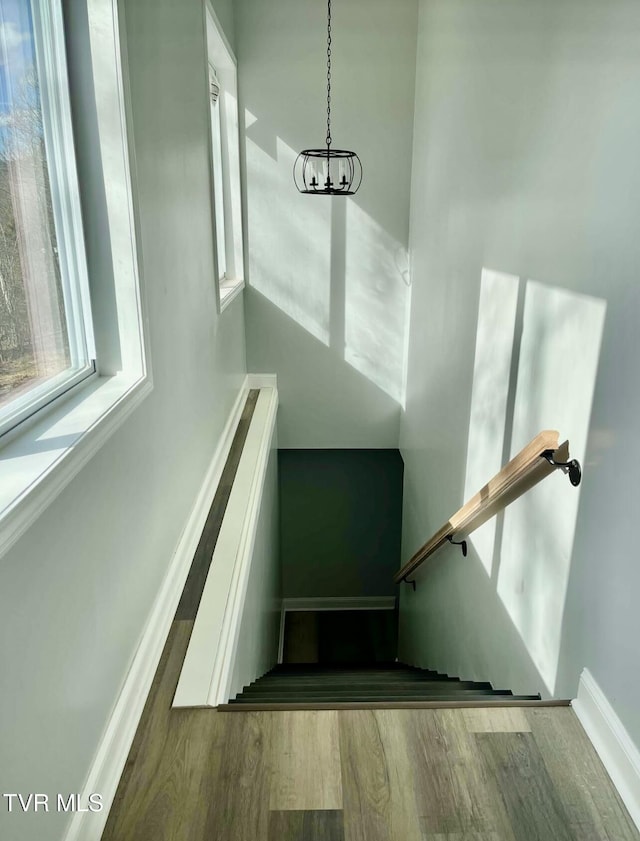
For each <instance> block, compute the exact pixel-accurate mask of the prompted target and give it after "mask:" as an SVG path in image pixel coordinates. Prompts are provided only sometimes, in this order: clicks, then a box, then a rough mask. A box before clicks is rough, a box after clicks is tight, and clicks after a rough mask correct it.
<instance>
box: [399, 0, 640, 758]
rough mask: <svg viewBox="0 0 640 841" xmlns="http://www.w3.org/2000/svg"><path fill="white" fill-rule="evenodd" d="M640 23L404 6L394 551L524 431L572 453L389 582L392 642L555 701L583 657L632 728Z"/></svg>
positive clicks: (610, 6)
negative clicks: (404, 314)
mask: <svg viewBox="0 0 640 841" xmlns="http://www.w3.org/2000/svg"><path fill="white" fill-rule="evenodd" d="M639 26H640V7H639V6H638V4H637V3H632V2H626V1H625V0H612V2H610V3H606V4H602V3H598V2H580V3H577V2H573V0H553V2H551V0H549V1H548V2H547V0H544V2H538V3H535V4H531V3H529V4H522V3H519V2H515V0H483V2H477V0H458V2H455V3H451V2H450V0H421V3H420V22H419V34H418V71H417V80H416V115H415V136H414V158H413V183H412V235H411V257H412V265H413V269H414V277H413V301H412V313H411V333H410V351H409V375H408V392H407V410H406V415H405V416H404V418H403V421H402V428H401V448H402V453H403V456H404V459H405V494H404V498H405V509H404V540H403V556H404V557H405V558H406V557H408V556H409V555H410V554H411V553H412V552H413V551H414V550H415V549H416V548H417V547H418V546H419V545H420V544H421V543H422V542H423V541H424V540H425V539H426V538H427V537H428V536H429V535H430V534H431V533H432V532H433V531H435V530H436V529H437V528H438V527H439V526H440V525H441V524H442V523H443V522H444V521H445V520H446V519H447V517H448V516H449V515H450V514H451V513H453V512H454V511H455V510H456V509H457V508H458V507H459V506H460V504H461V503H462V502H463V501H464V498H465V496H468V495H469V493H470V492H472V490H477V489H478V488H477V486H478V485H480V484H482V482H483V481H484V480H486V479H488V478H489V477H490V476H491V475H492V473H493V472H494V469H493V466H494V465H495V463H496V462H497V463H498V464H499V463H504V462H505V461H506V460H507V459H508V457H509V456H510V455H512V454H513V453H514V452H516V451H517V450H518V449H520V448H521V447H522V446H523V445H524V444H525V443H526V442H527V440H529V439H530V438H531V437H533V435H534V434H535V432H537V431H538V430H539V429H543V428H556V429H559V431H560V433H561V435H562V437H563V438H565V437H566V438H568V439H569V440H570V442H571V447H572V452H573V454H574V455H575V456H577V457H578V458H579V459H580V460H581V461H582V464H583V467H584V480H583V485H582V487H581V488H580V489H579V490H578V491H576V490H574V489H573V488H571V486H570V485H569V483H568V480H567V479H566V478H565V477H563V476H561V475H560V474H556V475H554V476H553V477H551V478H549V479H546V480H545V481H544V482H543V483H542V484H541V485H540V486H538V488H536V490H535V491H534V492H532V493H530V494H528V495H527V496H526V497H525V498H523V499H521V500H520V501H518V502H517V503H516V504H515V505H514V506H512V508H510V509H509V510H508V511H507V513H506V515H505V517H504V520H503V521H499V522H498V523H497V526H491V527H489V529H487V527H483V530H482V531H481V532H478V533H476V534H475V535H474V536H472V540H471V545H470V553H469V557H468V559H467V560H466V561H465V560H464V559H462V557H461V556H460V554H459V551H458V550H455V549H453V548H448V547H447V549H443V550H442V551H441V552H440V553H439V554H438V555H437V556H436V557H434V559H433V561H431V562H429V563H428V565H426V566H425V568H424V571H423V572H422V573H420V574H419V577H418V589H417V592H416V594H415V595H414V594H412V593H411V592H410V591H409V588H406V587H404V588H403V593H402V607H401V654H402V655H404V656H405V657H407V658H408V659H409V660H411V661H412V662H416V663H421V664H425V665H426V664H428V665H431V666H434V667H438V668H440V669H444V670H445V671H449V672H451V673H455V674H461V675H462V676H463V677H483V678H485V679H490V680H492V681H494V683H496V684H500V685H502V686H507V687H508V688H511V689H514V690H520V691H523V690H534V691H541V692H542V693H543V694H544V695H549V694H553V695H556V696H558V697H571V696H575V693H576V690H577V685H578V676H579V673H580V670H581V669H582V668H583V667H584V666H587V667H588V668H589V669H590V670H591V672H592V673H593V674H594V676H595V677H596V679H597V681H598V683H599V684H600V686H601V687H602V688H603V690H604V691H605V693H606V694H607V696H608V698H609V699H610V701H611V703H612V705H613V707H614V708H615V710H616V712H617V713H618V715H619V716H620V718H621V719H622V720H623V722H624V724H625V725H626V727H627V729H628V730H629V732H630V733H631V734H632V735H633V737H634V738H635V739H636V740H637V741H640V705H638V701H637V699H638V694H639V693H640V679H639V678H638V674H639V673H638V668H637V665H638V659H637V640H638V639H639V638H640V619H639V618H638V617H639V614H638V611H637V609H636V607H635V600H636V597H637V592H638V588H639V586H640V568H639V567H638V564H637V562H636V558H635V553H634V549H633V546H634V544H633V535H632V533H631V528H630V526H631V524H632V523H633V521H634V517H635V512H636V511H637V508H638V503H639V501H640V500H639V495H638V482H637V476H636V471H635V465H637V464H638V463H639V460H640V442H639V440H638V437H637V435H636V430H637V425H638V413H639V410H640V389H639V388H638V386H639V375H638V365H637V357H638V340H637V324H638V320H639V317H640V292H639V288H640V287H639V284H638V281H639V280H640V277H639V275H640V240H639V239H638V236H637V216H638V195H640V158H639V157H638V154H637V148H638V137H640V107H639V106H638V98H637V90H638V86H639V84H640V53H638V51H637V48H636V39H635V33H637V31H638V27H639ZM483 270H484V271H483ZM492 272H493V273H496V272H497V273H498V274H497V275H496V274H492ZM468 447H470V449H468ZM484 471H486V475H484V477H482V473H483V472H484ZM465 480H466V485H467V487H465ZM474 485H475V486H474ZM472 486H474V487H472ZM427 566H428V568H427Z"/></svg>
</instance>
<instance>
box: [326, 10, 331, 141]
mask: <svg viewBox="0 0 640 841" xmlns="http://www.w3.org/2000/svg"><path fill="white" fill-rule="evenodd" d="M330 146H331V0H327V149H329V147H330Z"/></svg>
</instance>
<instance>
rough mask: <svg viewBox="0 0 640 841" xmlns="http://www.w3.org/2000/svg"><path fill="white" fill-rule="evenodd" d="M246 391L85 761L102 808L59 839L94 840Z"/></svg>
mask: <svg viewBox="0 0 640 841" xmlns="http://www.w3.org/2000/svg"><path fill="white" fill-rule="evenodd" d="M248 391H249V383H248V378H247V379H246V380H245V382H244V383H243V385H242V388H241V389H240V391H239V393H238V397H237V398H236V401H235V403H234V406H233V408H232V410H231V412H230V413H229V417H228V419H227V423H226V424H225V428H224V430H223V432H222V435H221V437H220V441H219V443H218V447H217V449H216V452H215V454H214V456H213V458H212V460H211V463H210V464H209V467H208V469H207V473H206V475H205V478H204V481H203V483H202V486H201V488H200V491H199V492H198V496H197V498H196V500H195V502H194V505H193V509H192V511H191V515H190V516H189V520H188V521H187V524H186V526H185V529H184V531H183V532H182V535H181V537H180V540H179V542H178V545H177V547H176V549H175V552H174V554H173V557H172V559H171V562H170V564H169V569H168V571H167V574H166V576H165V578H164V581H163V582H162V586H161V587H160V591H159V593H158V596H157V597H156V600H155V602H154V605H153V608H152V610H151V614H150V616H149V619H148V620H147V623H146V625H145V628H144V630H143V632H142V636H141V637H140V641H139V643H138V647H137V649H136V652H135V654H134V656H133V660H132V662H131V665H130V667H129V671H128V673H127V676H126V678H125V681H124V684H123V686H122V689H121V690H120V695H119V696H118V699H117V701H116V704H115V706H114V708H113V711H112V713H111V716H110V718H109V721H108V723H107V726H106V729H105V731H104V734H103V737H102V740H101V742H100V744H99V746H98V750H97V753H96V755H95V757H94V760H93V763H92V765H91V769H90V771H89V775H88V777H87V781H86V783H85V786H84V789H83V792H82V795H81V800H82V802H83V803H86V802H87V801H88V797H89V795H90V794H92V793H94V792H95V793H99V794H101V795H102V803H103V809H102V811H100V812H77V813H75V814H74V815H73V817H72V819H71V821H70V823H69V826H68V829H67V832H66V834H65V835H64V841H100V837H101V835H102V832H103V830H104V826H105V824H106V821H107V816H108V814H109V809H110V808H111V804H112V802H113V798H114V796H115V793H116V789H117V787H118V782H119V781H120V776H121V774H122V770H123V768H124V766H125V762H126V760H127V756H128V755H129V750H130V748H131V743H132V742H133V737H134V736H135V732H136V729H137V727H138V722H139V721H140V716H141V715H142V710H143V708H144V704H145V701H146V699H147V695H148V694H149V690H150V688H151V683H152V681H153V677H154V675H155V672H156V669H157V667H158V663H159V662H160V656H161V654H162V649H163V648H164V644H165V641H166V638H167V635H168V633H169V629H170V627H171V623H172V621H173V617H174V615H175V612H176V609H177V607H178V603H179V601H180V596H181V595H182V590H183V589H184V585H185V582H186V579H187V575H188V574H189V569H190V567H191V562H192V560H193V556H194V554H195V551H196V548H197V546H198V542H199V540H200V536H201V534H202V529H203V528H204V524H205V521H206V519H207V514H208V513H209V509H210V508H211V503H212V502H213V497H214V496H215V492H216V489H217V487H218V483H219V481H220V477H221V476H222V470H223V468H224V465H225V462H226V460H227V456H228V455H229V451H230V449H231V444H232V442H233V437H234V435H235V431H236V427H237V426H238V421H239V420H240V416H241V414H242V410H243V408H244V404H245V402H246V398H247V393H248Z"/></svg>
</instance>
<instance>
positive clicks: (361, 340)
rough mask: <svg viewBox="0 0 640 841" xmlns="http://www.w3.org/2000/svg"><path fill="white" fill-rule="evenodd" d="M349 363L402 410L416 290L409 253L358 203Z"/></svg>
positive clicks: (348, 315) (350, 232) (349, 238)
mask: <svg viewBox="0 0 640 841" xmlns="http://www.w3.org/2000/svg"><path fill="white" fill-rule="evenodd" d="M345 248H346V252H345V275H346V280H345V350H344V354H345V360H346V361H347V362H348V363H349V364H350V365H352V366H353V367H354V368H355V369H356V370H357V371H359V372H360V373H361V374H364V376H365V377H367V378H368V379H369V380H370V381H371V382H373V383H375V384H376V385H377V386H378V387H379V388H381V389H382V390H383V391H385V392H386V393H387V394H388V395H389V396H390V397H393V398H394V399H395V400H397V401H398V403H400V404H401V405H402V406H404V402H405V391H406V350H407V342H406V338H407V331H408V329H409V307H410V303H411V288H410V282H409V258H408V254H407V249H406V248H404V247H403V246H402V245H400V243H398V242H397V241H396V240H395V239H394V238H393V237H391V236H390V235H389V234H388V233H387V232H386V231H385V230H384V229H383V228H381V227H380V225H378V224H377V222H375V221H374V220H373V219H372V218H371V217H370V216H369V215H368V214H367V213H365V212H364V211H363V210H361V209H360V208H359V207H358V206H357V205H356V204H355V203H354V202H353V201H349V203H348V206H347V225H346V243H345Z"/></svg>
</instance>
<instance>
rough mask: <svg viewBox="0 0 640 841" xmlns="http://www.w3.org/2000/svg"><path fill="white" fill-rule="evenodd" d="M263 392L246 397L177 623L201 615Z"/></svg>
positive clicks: (251, 393)
mask: <svg viewBox="0 0 640 841" xmlns="http://www.w3.org/2000/svg"><path fill="white" fill-rule="evenodd" d="M259 394H260V389H251V391H249V394H248V396H247V401H246V403H245V404H244V409H243V410H242V415H241V416H240V421H239V422H238V427H237V429H236V432H235V435H234V438H233V442H232V444H231V449H230V451H229V455H228V457H227V461H226V463H225V466H224V470H223V471H222V476H221V477H220V482H219V483H218V488H217V490H216V493H215V496H214V498H213V502H212V504H211V508H210V509H209V514H208V515H207V519H206V522H205V525H204V528H203V530H202V535H201V537H200V542H199V543H198V547H197V549H196V552H195V555H194V556H193V561H192V563H191V568H190V570H189V575H188V576H187V581H186V583H185V586H184V590H183V591H182V596H181V598H180V603H179V604H178V609H177V611H176V616H175V618H176V619H195V618H196V613H197V612H198V606H199V604H200V599H201V598H202V591H203V589H204V585H205V581H206V580H207V574H208V572H209V567H210V566H211V558H212V557H213V550H214V549H215V547H216V543H217V541H218V535H219V534H220V527H221V526H222V520H223V517H224V513H225V511H226V510H227V503H228V502H229V496H230V494H231V487H232V485H233V480H234V479H235V475H236V473H237V471H238V464H239V463H240V456H241V455H242V448H243V447H244V442H245V440H246V438H247V433H248V432H249V426H250V424H251V418H252V417H253V412H254V410H255V407H256V402H257V400H258V395H259Z"/></svg>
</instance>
